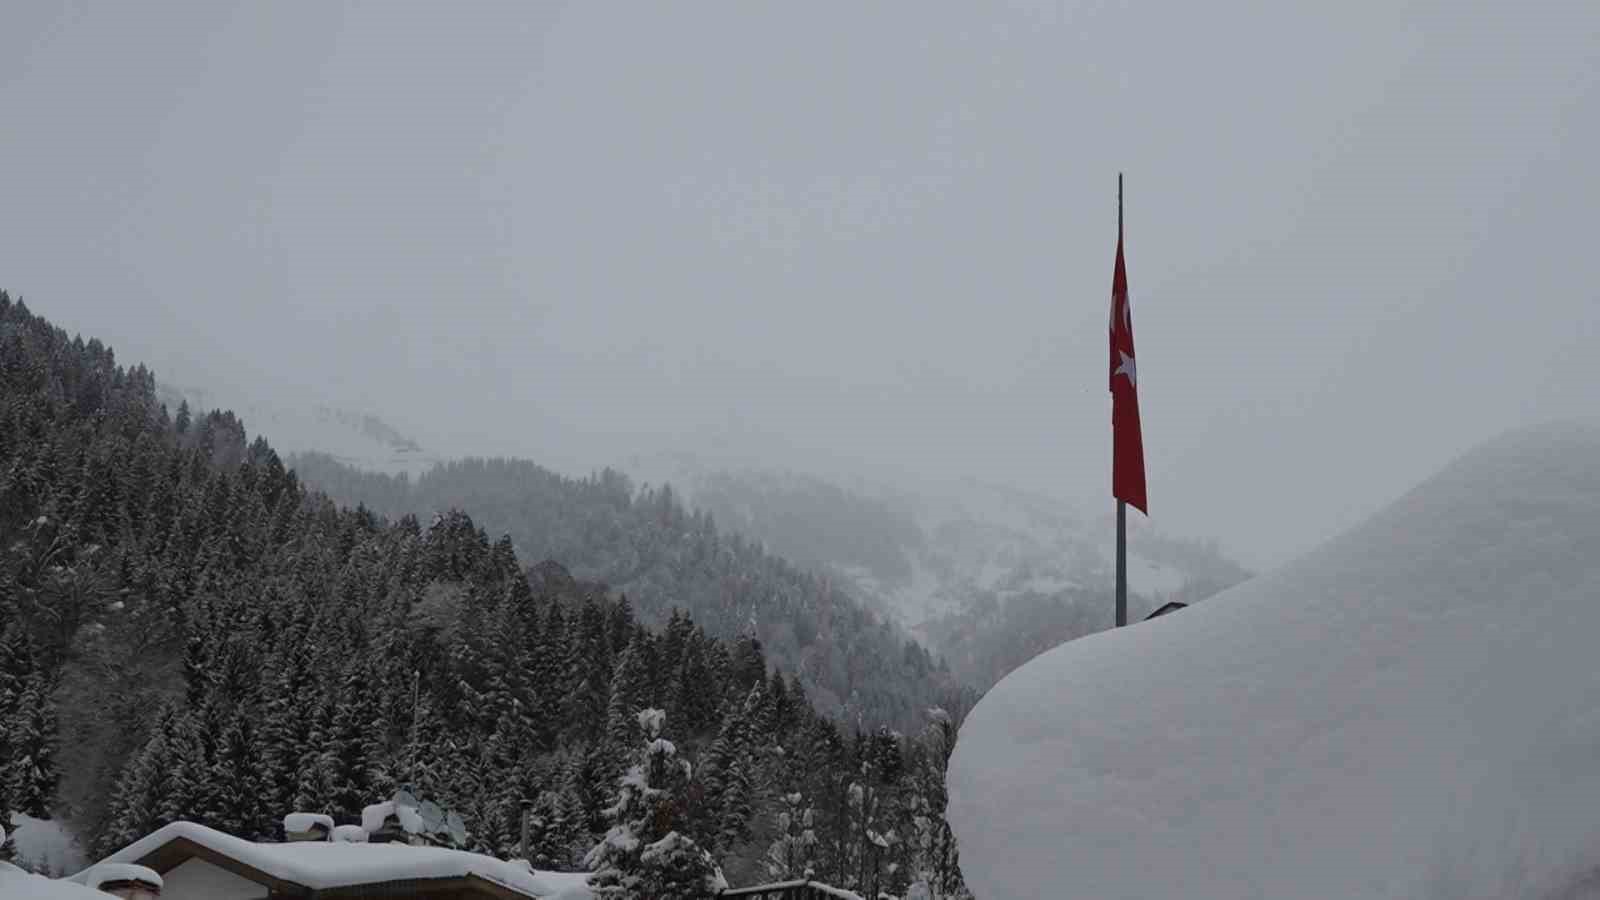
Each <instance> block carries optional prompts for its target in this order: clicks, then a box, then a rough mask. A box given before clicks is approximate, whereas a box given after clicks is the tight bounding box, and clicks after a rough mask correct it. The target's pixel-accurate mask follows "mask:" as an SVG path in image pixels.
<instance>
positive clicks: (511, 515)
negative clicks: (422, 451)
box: [293, 454, 973, 731]
mask: <svg viewBox="0 0 1600 900" xmlns="http://www.w3.org/2000/svg"><path fill="white" fill-rule="evenodd" d="M293 462H294V468H295V471H297V472H298V473H300V475H301V477H302V478H304V479H305V481H306V483H307V484H310V485H315V486H316V487H317V488H319V489H321V490H325V491H327V492H328V494H329V495H330V496H332V497H334V498H335V499H337V500H338V501H339V502H341V503H346V504H349V505H352V506H355V505H364V506H366V507H367V508H369V509H373V510H375V511H378V512H380V513H382V514H384V515H387V516H389V517H391V518H398V517H400V516H403V515H408V514H410V515H416V516H419V517H423V518H426V517H429V516H431V515H434V514H436V513H438V512H442V511H444V510H449V509H464V510H467V511H468V512H470V513H471V514H472V516H473V518H474V520H475V521H477V522H479V523H480V524H481V525H483V526H485V527H486V528H487V529H488V530H489V531H490V532H491V533H504V534H507V535H509V536H510V537H511V539H512V541H513V543H514V544H515V546H516V548H517V551H518V553H519V554H520V555H522V556H524V557H526V558H529V559H556V560H560V561H561V562H562V564H563V565H565V566H567V567H568V568H569V569H570V570H571V571H572V572H573V574H574V575H575V576H577V577H578V578H580V579H585V580H592V581H596V582H601V583H604V584H606V585H609V586H610V587H611V588H612V589H615V590H619V591H624V592H626V593H627V594H628V596H629V597H631V598H633V601H634V603H635V604H636V605H637V608H638V613H639V617H640V618H641V619H643V620H644V621H645V622H647V623H649V624H652V625H664V624H665V623H666V621H667V617H668V615H669V613H670V612H671V610H673V609H681V610H685V611H687V612H689V613H690V614H692V615H693V616H694V618H695V621H697V622H699V623H701V624H702V625H703V626H704V627H705V629H706V631H707V632H708V633H710V634H712V635H714V636H716V637H720V638H724V639H728V640H732V639H734V638H736V637H738V636H739V635H741V634H746V633H751V634H754V635H755V636H756V637H758V638H759V639H760V640H761V642H762V645H763V646H764V647H766V649H767V654H768V655H769V656H770V657H771V658H772V659H773V661H774V662H775V663H776V664H777V665H779V666H780V667H781V668H783V669H784V671H786V672H793V673H795V674H797V675H798V676H799V677H800V679H801V681H802V682H804V683H805V685H806V688H807V690H808V691H809V693H810V696H811V700H812V703H813V704H814V705H815V706H816V707H817V708H818V709H819V710H820V711H822V712H824V713H825V714H827V715H830V716H834V717H835V718H837V719H839V720H840V721H842V722H849V723H851V725H852V727H862V728H869V729H870V728H875V727H877V726H880V725H887V726H889V727H892V728H899V729H901V730H905V731H910V730H913V729H916V728H920V727H921V723H922V722H924V721H925V715H924V711H925V710H927V709H928V708H929V707H931V706H941V707H948V708H958V707H963V706H969V705H970V704H971V702H972V700H973V695H972V694H971V692H970V691H969V690H968V689H967V688H965V687H963V686H962V685H961V684H960V682H959V681H958V680H957V679H956V678H955V677H954V676H953V675H952V674H951V672H950V669H949V667H948V666H946V665H945V664H944V662H943V660H940V659H937V658H935V657H933V656H932V655H931V654H929V653H928V651H927V650H926V649H924V648H923V647H922V646H921V645H919V644H918V643H916V642H915V641H913V640H912V639H911V638H910V637H909V635H907V634H906V633H905V632H904V631H902V630H901V629H899V628H898V627H896V626H895V625H894V624H892V623H890V622H889V621H888V620H886V619H884V618H882V617H880V616H878V615H876V614H874V613H873V612H872V611H870V610H868V609H866V608H865V607H864V606H863V605H862V604H861V603H860V602H859V601H858V600H857V599H856V598H855V597H853V596H851V595H850V594H849V593H847V592H845V591H841V590H839V589H838V588H837V587H836V586H834V585H832V584H830V583H829V582H828V581H827V580H826V579H824V578H821V577H819V576H817V575H814V574H812V573H810V572H808V571H806V570H802V569H800V568H797V567H796V566H794V565H791V564H790V563H788V562H787V561H785V560H784V559H781V558H779V557H776V556H773V555H772V554H770V553H768V552H767V551H766V550H765V549H763V547H762V546H761V545H759V544H756V543H753V542H751V541H749V540H746V539H744V538H742V537H740V536H739V535H738V534H729V533H727V532H723V531H720V530H719V529H718V527H717V525H716V523H715V522H713V521H712V519H711V516H710V515H708V514H706V513H704V512H700V511H698V510H692V509H689V508H688V507H687V506H685V504H684V503H683V502H682V501H681V499H680V498H679V496H678V494H677V493H676V492H675V491H673V489H672V488H671V486H669V485H662V486H657V487H647V488H645V489H642V490H640V489H635V487H634V485H633V484H632V483H631V482H630V481H629V479H628V478H627V477H626V476H625V475H623V474H621V473H619V472H616V471H613V470H605V471H602V472H599V473H597V474H596V475H594V476H592V477H589V478H582V479H574V478H567V477H564V476H562V475H559V474H557V473H554V472H551V471H549V470H547V469H544V468H542V467H540V466H538V465H536V464H534V463H532V462H528V461H527V460H516V459H467V460H460V461H455V462H449V463H443V464H440V465H438V466H435V467H434V468H433V469H431V470H430V471H428V472H427V473H425V474H423V475H422V476H421V477H420V478H417V479H415V480H412V479H410V478H407V477H405V476H390V475H383V474H378V473H371V472H361V471H358V470H355V469H352V468H350V467H348V466H345V465H343V464H341V463H339V462H338V461H336V460H334V459H333V458H331V457H328V456H325V455H322V454H306V455H302V456H297V457H295V459H294V461H293Z"/></svg>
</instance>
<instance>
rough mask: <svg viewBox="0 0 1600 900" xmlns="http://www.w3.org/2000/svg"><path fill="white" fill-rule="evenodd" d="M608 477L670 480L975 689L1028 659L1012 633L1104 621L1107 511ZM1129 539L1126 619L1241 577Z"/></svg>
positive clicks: (963, 492) (1209, 554) (785, 484)
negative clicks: (847, 596)
mask: <svg viewBox="0 0 1600 900" xmlns="http://www.w3.org/2000/svg"><path fill="white" fill-rule="evenodd" d="M619 468H622V469H623V470H624V471H626V472H628V473H629V474H630V475H631V476H632V477H634V478H636V479H638V480H641V481H646V482H652V483H658V484H659V483H662V482H667V483H671V484H672V485H674V487H676V488H678V489H680V490H681V492H682V493H683V494H684V496H685V497H686V498H687V500H688V502H690V503H692V504H693V505H695V506H697V507H700V508H702V509H705V510H707V511H709V512H710V513H711V514H712V515H713V516H714V517H715V518H716V520H717V522H718V524H719V526H721V527H724V528H726V529H729V530H732V531H737V532H739V533H742V534H744V535H747V536H749V537H753V538H755V539H757V540H760V541H762V542H763V543H765V544H766V546H767V547H768V548H769V549H771V550H772V551H773V552H775V553H778V554H780V555H782V556H784V557H786V558H788V559H790V560H793V561H795V562H798V563H801V564H803V565H808V566H811V567H814V568H818V569H821V570H823V571H825V572H828V573H830V574H831V575H832V576H833V577H834V578H835V579H836V580H837V581H838V582H839V583H840V584H842V585H844V586H846V587H847V588H848V589H849V590H850V591H851V592H852V593H853V594H855V595H857V596H860V597H863V598H865V599H866V600H868V601H869V602H872V603H873V604H874V605H875V606H876V607H877V608H879V609H880V610H882V611H884V612H885V613H887V614H889V615H890V616H892V617H894V618H895V619H897V620H898V621H899V622H900V623H901V624H903V625H905V626H906V627H908V628H910V629H911V630H912V631H913V633H915V634H917V635H918V636H919V637H920V638H921V639H923V640H924V641H925V642H926V643H928V644H929V645H930V646H931V647H934V648H936V649H938V650H939V651H940V652H942V653H944V654H945V656H946V657H947V659H948V660H949V661H950V663H951V665H952V666H953V667H955V669H956V671H957V673H958V674H960V675H961V676H962V677H964V678H966V679H968V680H969V681H971V682H972V683H974V684H976V685H979V686H980V687H981V686H984V685H987V684H989V683H991V682H992V681H993V680H994V679H995V678H996V677H998V676H999V675H1002V674H1004V673H1005V672H1007V671H1009V670H1010V669H1011V668H1012V667H1013V666H1015V665H1016V664H1018V663H1020V662H1022V661H1024V660H1026V659H1027V658H1029V657H1030V656H1031V655H1032V653H1033V652H1036V650H1035V649H1033V648H1036V647H1037V646H1038V644H1037V643H1036V642H1035V640H1034V639H1033V638H1032V637H1029V638H1027V639H1024V636H1023V635H1020V634H1018V633H1017V632H1018V631H1019V630H1026V631H1029V632H1036V633H1037V634H1036V637H1039V638H1042V639H1044V640H1048V641H1052V642H1053V641H1060V640H1063V639H1066V638H1068V637H1075V636H1078V635H1080V634H1084V633H1088V632H1089V631H1092V630H1097V629H1099V628H1104V627H1108V626H1109V625H1110V624H1111V601H1110V599H1109V598H1110V595H1111V590H1112V585H1113V581H1114V574H1113V572H1114V570H1113V565H1114V562H1113V560H1114V557H1113V552H1114V543H1113V535H1114V519H1113V517H1112V515H1111V513H1110V510H1111V505H1110V503H1109V501H1108V502H1107V503H1106V504H1104V506H1105V511H1104V512H1103V513H1100V514H1097V515H1086V514H1084V513H1083V512H1081V511H1080V510H1079V509H1078V508H1076V507H1075V506H1074V505H1073V504H1071V503H1068V502H1066V501H1063V500H1060V499H1056V498H1051V497H1046V496H1041V495H1038V494H1035V493H1031V492H1028V491H1025V490H1019V489H1016V488H1010V487H1005V486H999V485H994V484H987V483H984V482H980V481H978V480H976V479H971V478H968V479H961V480H952V481H941V482H934V481H927V480H917V479H911V478H909V477H906V476H901V477H899V478H897V479H885V480H876V481H875V480H872V479H869V478H865V477H860V476H856V477H845V478H839V479H838V480H837V481H833V480H828V479H824V478H820V477H816V476H811V475H800V474H795V473H792V472H774V471H769V470H761V469H753V468H749V467H741V466H737V465H722V464H718V463H716V462H713V461H709V460H707V459H705V458H703V457H697V456H694V455H689V454H677V455H671V456H649V457H635V458H633V459H630V460H627V461H625V462H624V463H623V464H622V465H621V466H619ZM1130 529H1131V533H1130V539H1129V545H1130V553H1129V557H1130V558H1129V582H1130V585H1131V588H1132V592H1133V594H1134V596H1133V597H1132V602H1131V604H1130V605H1131V607H1132V610H1133V612H1134V613H1135V614H1142V613H1145V612H1148V611H1149V610H1151V609H1154V608H1155V607H1157V606H1159V605H1160V604H1161V603H1162V602H1164V601H1165V600H1167V599H1172V598H1176V597H1181V598H1183V599H1186V600H1193V599H1197V598H1199V597H1204V596H1206V595H1208V594H1210V593H1214V592H1215V591H1217V590H1220V589H1221V588H1224V587H1228V586H1231V585H1233V584H1237V583H1238V582H1239V581H1242V580H1243V579H1244V578H1245V577H1247V574H1248V573H1246V572H1245V571H1244V570H1243V569H1241V568H1240V567H1239V566H1238V565H1236V564H1234V563H1233V562H1232V561H1230V560H1228V559H1226V558H1225V557H1223V555H1222V554H1221V553H1220V552H1219V551H1218V550H1217V548H1216V547H1215V546H1213V545H1210V544H1206V543H1203V542H1199V541H1186V540H1178V539H1174V538H1171V537H1169V536H1166V535H1163V534H1161V533H1160V532H1158V531H1157V530H1155V529H1153V528H1150V527H1148V526H1146V524H1145V523H1144V522H1143V520H1141V519H1139V518H1138V517H1134V521H1133V522H1132V523H1131V524H1130ZM1102 614H1103V615H1102ZM1102 619H1103V621H1102ZM1044 646H1050V644H1049V643H1046V644H1044Z"/></svg>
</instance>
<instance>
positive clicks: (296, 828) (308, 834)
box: [283, 812, 333, 842]
mask: <svg viewBox="0 0 1600 900" xmlns="http://www.w3.org/2000/svg"><path fill="white" fill-rule="evenodd" d="M332 834H333V817H332V816H325V815H323V814H321V813H306V812H293V813H289V814H288V815H287V816H284V817H283V839H284V840H285V841H291V842H292V841H325V840H327V839H328V838H329V837H330V836H332Z"/></svg>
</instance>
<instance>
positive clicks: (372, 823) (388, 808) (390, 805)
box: [361, 800, 399, 834]
mask: <svg viewBox="0 0 1600 900" xmlns="http://www.w3.org/2000/svg"><path fill="white" fill-rule="evenodd" d="M398 815H399V814H398V813H397V812H396V810H395V805H394V801H393V800H385V801H383V802H382V803H374V804H372V805H371V806H367V807H363V808H362V810H361V827H362V829H363V830H365V831H366V832H367V833H368V834H377V833H378V832H379V831H382V830H383V823H384V822H385V821H386V820H388V818H389V817H390V816H396V817H398Z"/></svg>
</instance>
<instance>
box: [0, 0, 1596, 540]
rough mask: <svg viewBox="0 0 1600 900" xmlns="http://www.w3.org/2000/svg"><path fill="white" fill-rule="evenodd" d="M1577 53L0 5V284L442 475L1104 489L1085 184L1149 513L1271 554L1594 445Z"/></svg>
mask: <svg viewBox="0 0 1600 900" xmlns="http://www.w3.org/2000/svg"><path fill="white" fill-rule="evenodd" d="M1291 7H1292V8H1291ZM1597 70H1600V6H1597V5H1595V4H1593V3H1585V2H1580V0H1572V2H1563V3H1531V4H1508V3H1492V4H1489V3H1485V4H1468V3H1455V2H1441V3H1425V4H1397V3H1389V2H1382V3H1367V2H1358V3H1331V2H1330V3H1322V4H1315V5H1313V4H1280V3H1254V4H1237V3H1196V4H1187V3H1184V4H1179V3H1174V4H1162V5H1155V4H1150V5H1141V6H1123V5H1117V4H1094V3H1089V4H1064V5H1048V4H1039V5H1031V4H1030V5H1025V6H1002V5H1000V4H992V3H959V4H958V3H924V2H915V3H912V2H906V3H865V4H862V3H790V4H776V3H760V4H753V3H732V2H729V3H674V4H666V3H655V4H645V3H625V4H602V3H582V4H572V5H570V6H558V5H556V4H551V3H515V4H512V3H506V4H460V5H458V4H449V5H446V4H437V5H434V6H420V5H410V4H399V3H388V2H385V3H371V4H349V5H341V6H334V5H331V4H321V3H276V4H266V3H260V4H247V5H233V4H224V3H212V2H206V3H183V4H175V3H165V4H163V3H156V4H127V3H98V4H72V5H70V6H69V5H67V4H60V3H44V4H25V3H15V2H12V3H7V4H6V5H5V7H4V9H3V10H0V287H4V288H6V289H7V290H9V291H11V292H12V293H13V294H14V295H15V294H18V293H20V294H21V295H22V296H23V297H24V298H25V299H26V300H27V301H28V302H29V304H30V306H32V307H33V308H34V309H35V310H36V311H38V312H40V313H42V314H44V315H46V316H48V317H50V318H52V319H54V320H55V321H56V322H58V323H59V324H61V325H63V326H64V327H67V328H68V329H69V330H74V331H81V332H83V333H84V334H85V335H90V334H93V335H98V336H101V337H102V338H105V339H107V340H109V341H110V342H111V343H113V345H114V346H116V347H117V348H118V351H119V355H120V357H121V359H122V360H123V361H124V362H133V361H136V360H140V359H143V360H147V361H149V362H151V363H152V364H154V365H155V366H156V367H157V368H158V375H160V374H162V373H163V372H176V373H178V374H179V377H182V378H186V379H190V380H201V379H206V380H211V381H213V382H215V383H217V384H219V385H223V386H226V385H228V384H273V385H279V386H281V387H282V389H283V390H284V391H286V392H289V391H302V392H312V391H314V392H317V393H320V394H322V395H323V396H325V397H326V399H327V400H328V401H329V402H330V403H333V404H335V405H340V406H349V407H356V408H361V409H366V410H371V411H373V412H376V413H379V414H380V415H383V416H385V417H386V418H389V419H392V420H395V421H396V422H397V423H402V424H405V425H407V426H409V427H411V428H412V429H414V430H416V431H418V432H420V433H421V434H422V435H423V436H424V437H425V438H426V439H428V440H430V441H431V442H433V443H434V444H435V445H436V446H439V447H441V449H445V450H447V451H452V452H462V451H477V452H493V453H503V452H516V453H520V454H525V455H528V456H532V457H534V458H536V459H548V460H551V461H556V462H558V463H561V464H564V465H571V464H573V463H574V462H576V464H578V465H584V464H587V461H592V462H593V463H594V464H600V463H604V462H608V461H611V460H614V459H617V458H620V457H622V456H624V455H626V454H629V453H634V452H640V451H646V452H648V451H653V450H658V449H684V448H689V449H694V448H711V449H715V450H717V451H719V452H733V453H739V454H744V455H747V456H751V457H754V458H758V459H770V460H771V461H773V462H775V463H777V464H780V465H785V466H791V467H801V468H810V469H814V470H820V471H837V470H839V469H844V468H850V467H852V466H856V465H860V466H863V467H872V468H876V469H883V468H893V469H904V470H907V471H912V472H916V473H919V474H923V475H929V476H935V477H938V476H945V475H959V474H975V475H979V476H981V477H984V478H988V479H990V480H994V481H999V482H1006V483H1013V484H1020V485H1025V486H1031V487H1035V488H1042V489H1045V490H1048V491H1049V492H1052V493H1057V494H1064V495H1074V496H1086V497H1093V498H1096V501H1097V502H1105V503H1107V508H1109V500H1104V501H1101V499H1100V498H1103V497H1104V496H1105V493H1106V491H1107V490H1108V487H1107V483H1108V481H1109V477H1108V474H1107V473H1108V467H1109V440H1110V434H1109V427H1108V416H1109V406H1108V404H1109V401H1108V397H1107V394H1106V376H1105V365H1106V338H1105V328H1106V308H1107V303H1108V299H1109V298H1108V294H1109V284H1110V278H1111V261H1112V250H1113V245H1114V240H1115V225H1116V223H1115V183H1116V173H1117V172H1118V171H1119V170H1121V171H1125V172H1126V173H1127V179H1128V182H1127V189H1128V194H1127V199H1128V208H1127V215H1128V260H1129V271H1130V281H1131V284H1132V298H1133V301H1132V302H1133V310H1134V326H1135V332H1136V335H1137V341H1138V349H1139V374H1140V391H1141V402H1142V404H1143V408H1144V427H1145V440H1146V445H1147V448H1148V454H1149V469H1150V482H1151V483H1150V499H1151V511H1152V513H1153V514H1154V521H1155V523H1156V524H1158V525H1161V526H1163V527H1165V528H1168V529H1171V530H1173V531H1176V532H1180V533H1192V534H1202V535H1214V536H1217V537H1219V538H1221V539H1222V540H1223V542H1224V545H1225V546H1226V547H1227V548H1228V549H1230V550H1233V551H1234V552H1235V553H1237V554H1238V555H1240V556H1242V557H1244V558H1245V559H1246V560H1247V561H1250V562H1252V563H1255V564H1269V563H1272V562H1275V561H1277V560H1280V559H1282V558H1284V557H1285V556H1286V555H1288V554H1291V553H1293V552H1296V551H1298V550H1302V549H1305V548H1307V547H1309V546H1310V545H1312V544H1314V543H1316V542H1317V541H1319V540H1321V539H1323V538H1324V537H1327V536H1328V535H1330V534H1331V533H1333V532H1334V531H1336V530H1338V529H1340V528H1342V527H1345V526H1347V525H1350V524H1353V523H1354V522H1355V521H1357V520H1358V519H1359V518H1360V517H1361V516H1363V515H1365V514H1366V513H1367V512H1369V511H1371V510H1372V509H1374V508H1375V507H1376V506H1378V505H1379V504H1381V503H1382V502H1383V501H1385V500H1387V499H1389V498H1391V497H1393V496H1395V495H1397V494H1398V493H1400V492H1401V491H1403V490H1405V489H1406V488H1407V487H1409V486H1410V485H1411V484H1412V483H1414V482H1415V481H1416V480H1418V479H1419V478H1421V477H1423V476H1425V475H1426V474H1428V473H1429V472H1431V471H1433V470H1434V469H1435V468H1437V467H1438V466H1439V465H1441V464H1442V463H1444V462H1445V461H1446V460H1448V459H1449V458H1450V457H1452V456H1453V455H1455V454H1456V453H1458V452H1460V451H1462V450H1464V449H1466V448H1467V447H1468V446H1469V445H1471V444H1472V443H1473V442H1475V441H1477V440H1479V439H1481V438H1484V437H1487V436H1489V435H1491V434H1493V433H1495V432H1497V431H1499V430H1501V429H1503V428H1506V427H1509V426H1511V425H1515V424H1518V423H1523V422H1529V421H1535V420H1540V419H1545V418H1550V417H1557V416H1568V415H1579V414H1581V415H1589V414H1592V412H1593V407H1594V403H1595V400H1594V397H1595V396H1596V390H1595V389H1596V383H1597V375H1600V361H1597V359H1596V352H1595V351H1596V344H1597V338H1600V288H1597V286H1596V285H1597V284H1600V234H1597V229H1596V210H1597V209H1600V166H1597V163H1596V162H1595V160H1597V159H1600V83H1597ZM268 437H269V438H270V435H268Z"/></svg>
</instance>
